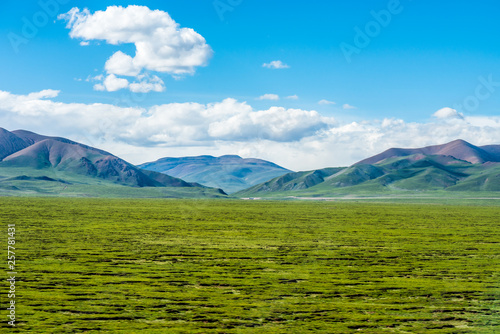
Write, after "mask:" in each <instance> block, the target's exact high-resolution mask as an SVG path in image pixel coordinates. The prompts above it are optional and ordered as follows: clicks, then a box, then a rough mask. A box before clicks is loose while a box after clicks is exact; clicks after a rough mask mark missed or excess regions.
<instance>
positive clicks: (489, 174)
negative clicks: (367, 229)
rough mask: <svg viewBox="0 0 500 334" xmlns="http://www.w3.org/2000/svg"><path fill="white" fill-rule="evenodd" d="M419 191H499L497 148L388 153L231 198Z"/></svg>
mask: <svg viewBox="0 0 500 334" xmlns="http://www.w3.org/2000/svg"><path fill="white" fill-rule="evenodd" d="M423 191H465V192H468V191H474V192H477V191H488V192H489V191H500V145H488V146H480V147H478V146H474V145H472V144H470V143H468V142H466V141H463V140H455V141H452V142H450V143H447V144H444V145H437V146H428V147H424V148H416V149H403V148H391V149H389V150H387V151H384V152H382V153H380V154H378V155H375V156H373V157H370V158H367V159H364V160H362V161H360V162H358V163H356V164H354V165H352V166H350V167H343V168H342V167H339V168H325V169H319V170H313V171H306V172H298V173H289V174H285V175H283V176H280V177H276V178H274V179H272V180H269V181H267V182H264V183H261V184H259V185H256V186H253V187H251V188H249V189H246V190H243V191H241V192H238V193H236V194H235V196H239V197H245V196H249V197H262V196H285V195H289V196H335V195H346V194H363V195H364V194H371V195H378V194H386V193H400V192H406V193H408V192H413V193H414V192H423Z"/></svg>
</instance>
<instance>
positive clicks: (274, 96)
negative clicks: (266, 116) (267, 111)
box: [257, 94, 280, 101]
mask: <svg viewBox="0 0 500 334" xmlns="http://www.w3.org/2000/svg"><path fill="white" fill-rule="evenodd" d="M279 99H280V97H279V95H277V94H264V95H261V96H259V97H258V98H257V100H271V101H278V100H279Z"/></svg>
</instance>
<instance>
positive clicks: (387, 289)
mask: <svg viewBox="0 0 500 334" xmlns="http://www.w3.org/2000/svg"><path fill="white" fill-rule="evenodd" d="M0 207H1V214H0V222H1V226H2V231H4V232H3V233H4V237H2V240H4V246H3V247H4V249H3V251H2V252H3V254H4V255H6V249H7V242H6V240H7V224H16V259H17V262H16V269H17V272H18V276H17V279H18V281H17V282H16V305H17V308H16V316H17V319H16V320H18V323H17V326H16V327H15V328H10V326H8V324H7V316H6V315H7V311H6V310H5V309H6V307H7V303H8V300H7V294H6V290H8V286H7V284H8V283H7V282H6V281H5V280H3V281H4V283H3V284H4V287H3V288H2V293H1V301H2V307H1V309H2V310H3V311H1V312H0V313H1V315H2V322H1V324H0V326H1V327H0V331H1V332H3V333H10V332H12V333H16V332H20V333H21V332H22V333H84V332H88V333H106V332H110V333H139V332H141V333H351V332H353V333H354V332H356V333H358V332H362V333H462V332H463V333H498V332H500V303H499V297H500V259H499V257H500V228H499V218H498V217H499V216H500V207H498V206H462V205H427V204H388V203H344V202H309V201H305V202H299V201H295V202H274V201H237V200H141V199H136V200H124V199H58V198H0ZM2 263H3V264H4V268H5V270H4V272H5V274H4V275H3V276H4V277H5V276H6V272H7V261H6V259H5V260H4V261H2Z"/></svg>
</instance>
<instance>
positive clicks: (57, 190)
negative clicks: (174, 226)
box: [0, 128, 225, 197]
mask: <svg viewBox="0 0 500 334" xmlns="http://www.w3.org/2000/svg"><path fill="white" fill-rule="evenodd" d="M0 156H1V157H2V158H1V159H0V195H23V194H31V195H58V194H59V195H68V196H78V195H81V196H107V195H110V194H111V195H112V196H117V197H126V196H130V197H134V196H135V195H137V196H139V197H157V196H160V197H165V196H163V195H162V194H165V195H166V194H167V193H168V196H167V197H170V196H171V197H176V196H175V194H178V193H180V192H179V190H180V188H183V189H182V192H183V193H192V195H190V196H188V197H193V196H194V197H196V196H200V197H203V196H204V194H205V193H210V192H211V193H213V195H217V196H225V193H224V192H223V191H221V190H219V189H208V188H207V187H205V186H202V185H200V184H197V183H190V182H186V181H184V180H181V179H179V178H175V177H172V176H168V175H165V174H161V173H157V172H152V171H146V170H142V169H140V168H137V167H136V166H134V165H132V164H130V163H128V162H126V161H124V160H122V159H120V158H118V157H116V156H114V155H112V154H110V153H108V152H105V151H102V150H99V149H96V148H93V147H89V146H86V145H83V144H80V143H77V142H73V141H71V140H68V139H65V138H59V137H47V136H42V135H38V134H36V133H32V132H28V131H23V130H18V131H13V132H9V131H7V130H5V129H1V128H0ZM146 188H151V189H152V188H169V191H167V192H162V191H159V190H156V191H153V190H151V189H150V190H148V191H146V190H145V189H146ZM174 188H175V189H174ZM61 189H64V192H63V191H62V190H61ZM111 189H113V191H111ZM137 189H142V190H140V191H137ZM187 189H190V190H187ZM163 190H165V189H163ZM110 191H111V193H110ZM155 194H156V195H155ZM210 196H211V197H212V195H210ZM181 197H184V196H181Z"/></svg>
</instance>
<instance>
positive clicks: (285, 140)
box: [0, 90, 500, 170]
mask: <svg viewBox="0 0 500 334" xmlns="http://www.w3.org/2000/svg"><path fill="white" fill-rule="evenodd" d="M58 94H59V92H58V91H55V90H44V91H41V92H35V93H31V94H28V95H15V94H12V93H9V92H5V91H0V124H1V126H2V127H4V128H6V129H8V130H15V129H26V130H30V131H35V132H38V133H41V134H47V135H56V136H63V137H67V138H70V139H73V140H76V141H80V142H83V143H85V144H88V145H92V146H97V147H99V148H102V149H105V150H108V151H110V152H112V153H113V154H116V155H118V156H120V157H123V158H125V159H126V160H129V161H130V162H132V163H142V162H146V161H151V160H156V159H158V158H161V157H165V156H185V155H201V154H212V155H223V154H239V155H241V156H244V157H256V158H262V159H268V160H271V161H273V162H275V163H278V164H280V165H283V166H285V167H288V168H291V169H294V170H308V169H315V168H322V167H327V166H345V165H349V164H352V163H354V162H356V161H359V160H361V159H363V158H366V157H369V156H371V155H374V154H377V153H380V152H381V151H383V150H385V149H388V148H391V147H421V146H425V145H433V144H441V143H446V142H449V141H452V140H455V139H458V138H461V139H464V140H467V141H469V142H471V143H472V144H475V145H488V144H500V117H498V116H495V117H494V116H489V117H488V116H473V117H465V116H464V117H463V118H440V119H437V120H436V121H432V122H427V123H416V122H411V123H408V122H405V121H404V120H401V119H383V120H366V121H358V122H344V123H339V122H337V121H336V120H334V119H333V118H332V117H324V116H322V115H321V114H319V113H318V112H316V111H312V110H311V111H308V110H301V109H285V108H282V107H272V108H269V109H266V110H255V109H254V108H252V106H250V105H249V104H247V103H246V102H239V101H237V100H235V99H230V98H228V99H225V100H223V101H221V102H216V103H209V104H200V103H170V104H164V105H156V106H152V107H150V108H148V109H144V108H123V107H118V106H115V105H110V104H98V103H95V104H79V103H62V102H57V101H55V99H56V98H57V95H58Z"/></svg>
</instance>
